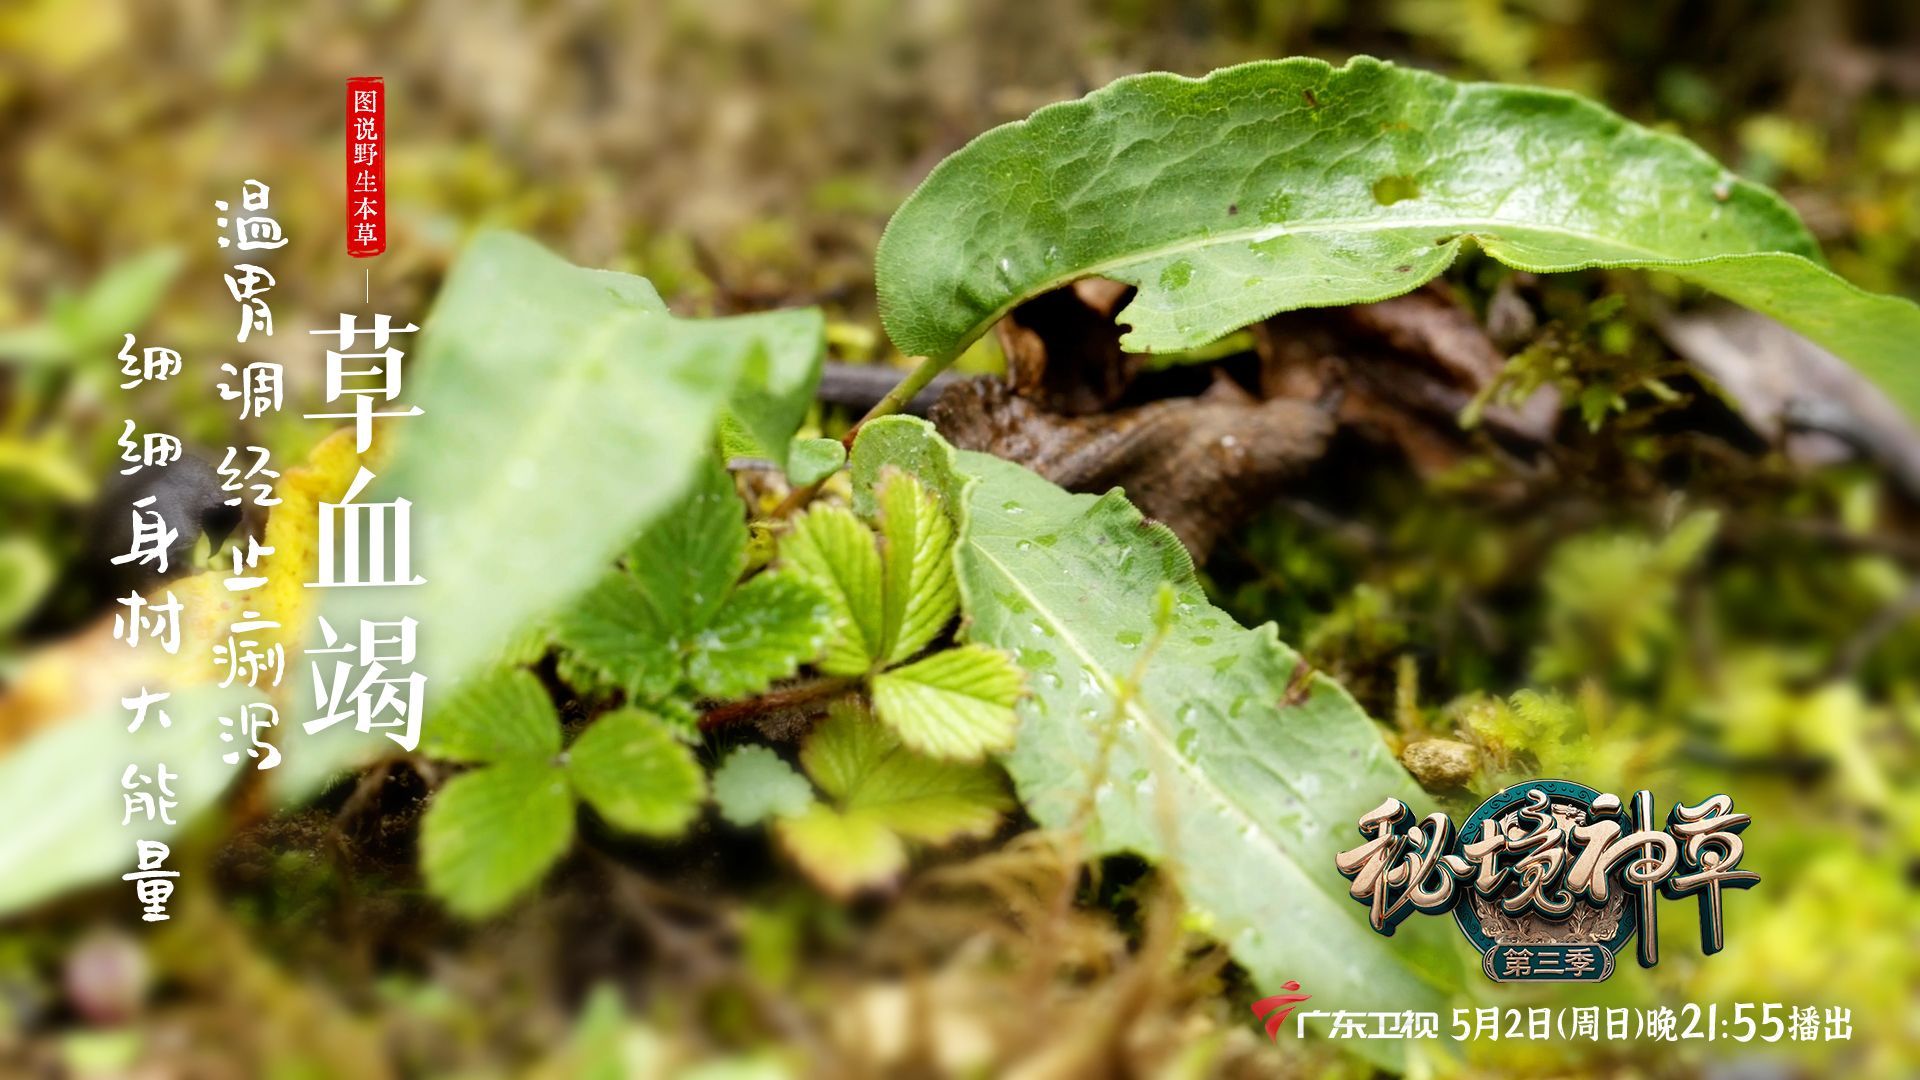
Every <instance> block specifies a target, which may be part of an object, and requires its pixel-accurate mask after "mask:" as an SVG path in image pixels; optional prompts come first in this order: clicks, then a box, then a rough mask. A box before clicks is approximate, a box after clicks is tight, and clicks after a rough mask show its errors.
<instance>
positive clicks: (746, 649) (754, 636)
mask: <svg viewBox="0 0 1920 1080" xmlns="http://www.w3.org/2000/svg"><path fill="white" fill-rule="evenodd" d="M831 617H832V607H831V605H829V604H828V602H827V598H826V596H825V594H823V593H822V592H821V591H820V589H819V587H818V586H816V585H814V584H813V583H811V582H809V581H806V580H804V579H802V578H798V577H794V576H793V575H791V574H760V575H758V576H756V577H755V578H753V580H751V581H749V582H747V583H746V584H744V585H742V586H740V588H739V589H738V590H737V591H736V592H734V593H733V595H732V596H731V597H729V598H728V600H727V602H726V605H725V606H724V607H722V608H721V609H720V611H719V614H718V615H717V616H716V617H715V618H714V620H713V622H712V623H711V624H710V625H708V626H707V628H706V629H705V630H703V631H701V632H700V633H699V634H698V635H696V636H695V638H694V639H693V642H692V652H691V653H690V655H689V656H688V658H687V682H688V684H689V685H691V686H692V687H693V688H694V689H695V690H697V691H699V692H700V693H701V694H704V695H706V696H707V697H712V698H729V697H740V696H742V695H744V694H751V693H756V692H758V691H760V690H764V689H766V687H767V686H768V685H770V684H771V683H772V682H773V681H774V680H776V679H784V678H786V677H787V676H789V675H791V674H793V673H794V671H795V670H796V669H797V668H799V666H800V665H801V664H802V663H804V662H805V661H808V660H811V659H813V658H814V657H816V656H818V655H820V651H821V650H822V649H823V648H825V647H826V644H827V637H828V631H829V630H830V629H831V628H832V623H831V621H830V619H831Z"/></svg>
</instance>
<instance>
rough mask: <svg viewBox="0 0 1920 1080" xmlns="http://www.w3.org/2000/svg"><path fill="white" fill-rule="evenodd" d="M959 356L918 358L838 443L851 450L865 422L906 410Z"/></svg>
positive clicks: (954, 354) (957, 354) (953, 354)
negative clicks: (904, 376) (910, 402)
mask: <svg viewBox="0 0 1920 1080" xmlns="http://www.w3.org/2000/svg"><path fill="white" fill-rule="evenodd" d="M959 356H960V354H959V353H951V354H948V355H946V356H923V357H920V362H919V363H918V364H916V365H915V366H914V369H913V370H912V371H909V372H908V373H907V377H906V378H904V379H901V380H900V381H899V382H898V383H896V384H895V385H894V388H893V389H891V390H889V391H887V396H886V397H883V398H881V399H880V400H879V401H876V402H874V403H873V408H871V409H868V410H867V415H865V416H863V417H861V418H860V419H859V420H857V421H855V422H854V425H853V426H852V427H850V428H848V429H847V433H846V434H845V435H842V436H840V441H841V442H843V443H845V444H846V447H847V449H849V450H851V449H853V440H854V437H855V436H857V435H859V434H860V429H861V428H862V427H863V426H865V425H866V423H867V421H869V420H878V419H880V418H881V417H883V416H891V415H893V414H894V413H897V412H899V411H900V410H901V409H904V408H906V407H907V402H909V401H912V400H913V398H914V395H916V394H918V393H919V392H920V391H922V390H925V389H926V388H927V384H928V383H930V382H932V381H933V380H934V377H935V376H937V375H939V374H940V373H941V372H942V371H945V370H947V368H948V367H950V366H952V364H953V362H954V361H955V360H957V359H959Z"/></svg>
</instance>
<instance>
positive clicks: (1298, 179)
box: [876, 57, 1920, 412]
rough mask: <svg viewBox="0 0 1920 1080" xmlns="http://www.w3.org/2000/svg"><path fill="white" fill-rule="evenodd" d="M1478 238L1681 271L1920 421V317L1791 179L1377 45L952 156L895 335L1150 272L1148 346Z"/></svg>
mask: <svg viewBox="0 0 1920 1080" xmlns="http://www.w3.org/2000/svg"><path fill="white" fill-rule="evenodd" d="M1468 240H1471V241H1473V242H1474V243H1476V244H1478V245H1479V246H1480V247H1481V248H1482V249H1483V250H1485V251H1486V252H1487V253H1488V254H1490V255H1491V256H1493V257H1494V258H1495V259H1498V260H1499V261H1501V262H1503V263H1506V264H1507V265H1509V266H1513V267H1516V268H1518V269H1523V270H1531V271H1536V272H1547V271H1565V270H1576V269H1583V268H1589V267H1637V268H1648V269H1659V270H1665V271H1667V272H1669V273H1672V274H1675V275H1677V276H1679V277H1681V278H1684V279H1686V280H1687V281H1690V282H1693V283H1694V284H1697V285H1700V286H1703V287H1705V288H1707V289H1711V290H1713V291H1715V292H1718V293H1720V294H1722V295H1724V296H1727V297H1729V298H1731V299H1733V300H1736V301H1738V302H1740V303H1742V304H1745V305H1747V306H1749V307H1752V308H1755V309H1757V310H1759V311H1762V312H1765V313H1767V314H1769V315H1771V316H1773V317H1774V318H1776V319H1779V320H1780V321H1781V322H1783V323H1785V324H1786V325H1788V326H1790V327H1792V328H1793V329H1795V330H1797V331H1799V332H1800V333H1802V334H1805V335H1806V336H1807V337H1809V338H1812V339H1813V340H1815V341H1817V342H1819V343H1820V344H1822V345H1824V346H1826V347H1827V348H1828V349H1831V350H1832V351H1833V352H1835V353H1837V354H1839V355H1840V356H1842V357H1844V358H1845V359H1847V360H1848V361H1850V362H1852V363H1854V364H1855V365H1857V366H1859V367H1860V368H1861V369H1862V370H1863V371H1865V372H1866V373H1867V374H1868V375H1870V376H1872V377H1873V378H1875V379H1877V380H1878V381H1879V382H1880V383H1881V385H1882V386H1883V387H1885V388H1886V389H1887V390H1888V391H1889V392H1890V393H1891V394H1892V395H1893V396H1894V398H1895V399H1896V400H1898V401H1899V402H1901V403H1902V404H1903V405H1904V406H1905V407H1906V408H1907V409H1908V410H1909V411H1914V412H1920V365H1911V364H1908V363H1907V362H1906V359H1907V357H1908V356H1909V354H1910V352H1911V348H1912V343H1913V341H1914V340H1916V339H1917V338H1920V307H1916V306H1915V305H1914V304H1912V303H1910V302H1908V301H1906V300H1903V299H1899V298H1896V297H1889V296H1877V295H1874V294H1870V293H1866V292H1863V291H1861V290H1860V289H1857V288H1855V287H1854V286H1852V285H1850V284H1848V283H1847V282H1846V281H1845V280H1843V279H1841V278H1839V277H1837V276H1835V275H1834V274H1832V273H1830V272H1828V271H1827V270H1826V269H1825V268H1824V267H1823V266H1822V265H1821V262H1820V253H1819V250H1818V248H1817V247H1816V245H1815V243H1814V241H1813V239H1812V237H1811V235H1810V234H1809V233H1808V232H1807V230H1806V228H1805V226H1803V225H1802V224H1801V222H1800V220H1799V218H1798V217H1796V216H1795V215H1794V213H1793V211H1792V210H1791V209H1789V208H1788V207H1787V205H1786V204H1785V203H1784V202H1783V201H1781V199H1780V198H1779V197H1778V196H1776V195H1774V194H1773V193H1772V192H1770V191H1768V190H1766V189H1765V188H1762V187H1760V186H1758V185H1755V184H1751V183H1748V182H1746V181H1743V180H1741V179H1739V178H1737V177H1735V176H1734V175H1732V174H1731V173H1729V172H1728V171H1727V170H1726V169H1724V168H1722V167H1721V166H1720V165H1719V164H1718V163H1716V162H1715V161H1714V160H1713V159H1712V158H1711V157H1709V156H1708V155H1707V154H1706V153H1704V152H1703V151H1701V150H1700V149H1699V148H1698V147H1695V146H1693V145H1692V144H1690V143H1688V142H1685V141H1684V140H1682V139H1679V138H1677V137H1675V136H1672V135H1667V134H1662V133H1659V132H1654V131H1649V130H1647V129H1645V128H1642V127H1640V126H1638V125H1635V124H1632V123H1629V122H1628V121H1626V120H1623V119H1622V118H1620V117H1619V116H1617V115H1615V114H1614V113H1612V112H1610V111H1608V110H1607V109H1605V108H1603V107H1601V106H1599V105H1596V104H1594V103H1592V102H1590V101H1587V100H1585V99H1582V98H1579V97H1577V96H1574V95H1571V94H1566V93H1562V92H1558V91H1552V90H1542V89H1533V88H1526V87H1514V86H1500V85H1493V84H1486V83H1457V82H1453V81H1450V80H1448V79H1445V78H1442V77H1440V76H1437V75H1433V74H1430V73H1427V72H1423V71H1417V70H1413V69H1409V68H1400V67H1395V66H1394V65H1392V64H1387V63H1382V62H1380V61H1378V60H1373V59H1371V58H1366V57H1361V58H1356V59H1354V60H1352V61H1350V62H1349V63H1348V64H1346V65H1345V66H1343V67H1338V68H1336V67H1333V66H1331V65H1328V64H1326V63H1323V62H1321V61H1318V60H1308V59H1291V60H1281V61H1268V62H1260V63H1252V64H1244V65H1241V66H1238V67H1232V68H1226V69H1223V70H1221V71H1217V72H1214V73H1213V74H1212V75H1209V76H1207V77H1206V78H1204V79H1198V80H1195V79H1186V78H1181V77H1179V76H1175V75H1167V74H1148V75H1138V76H1132V77H1129V78H1124V79H1121V80H1119V81H1117V82H1115V83H1113V84H1111V85H1109V86H1107V87H1105V88H1103V89H1101V90H1098V91H1095V92H1094V93H1092V94H1090V95H1088V96H1087V97H1085V98H1082V99H1080V100H1078V101H1072V102H1066V103H1062V104H1058V105H1052V106H1048V107H1046V108H1044V109H1041V110H1040V111H1038V112H1036V113H1034V114H1033V115H1032V116H1031V117H1029V118H1028V119H1026V120H1023V121H1019V122H1016V123H1012V124H1007V125H1004V126H1002V127H999V128H995V129H994V130H992V131H989V132H987V133H986V134H984V135H982V136H980V137H979V138H977V139H975V140H974V141H973V142H971V143H969V144H968V145H967V146H966V147H965V148H964V149H962V150H960V151H959V152H958V153H956V154H954V155H953V156H951V157H949V158H948V159H946V160H945V161H944V162H942V163H941V164H940V165H939V166H938V167H937V168H935V169H934V170H933V172H932V174H931V175H929V176H928V178H927V180H926V182H925V183H924V184H922V185H921V186H920V188H919V190H917V191H915V192H914V194H913V195H912V196H911V197H910V198H908V199H907V201H906V202H905V203H904V204H903V205H902V206H901V208H900V210H899V211H898V212H897V213H896V214H895V215H894V217H893V220H892V221H891V222H890V223H889V224H888V227H887V231H886V234H885V236H884V237H883V238H882V239H881V243H880V248H879V252H878V256H877V264H878V265H877V271H876V281H877V287H878V289H879V295H880V312H881V317H882V319H883V321H884V322H885V324H886V328H887V333H888V334H889V336H891V337H892V338H893V341H894V343H895V344H896V345H897V346H899V348H900V349H901V350H902V351H903V352H906V353H908V354H910V355H920V356H926V357H931V358H934V359H935V360H936V361H941V360H950V359H951V358H953V357H954V356H957V355H958V354H959V352H960V351H961V350H962V349H963V348H965V347H966V345H967V344H968V343H969V342H971V341H972V340H973V339H974V338H976V337H978V336H979V335H980V334H981V333H982V332H984V331H985V330H986V329H987V328H988V327H990V326H991V325H992V324H993V323H994V322H995V321H996V320H997V319H999V318H1000V317H1001V316H1002V315H1004V314H1005V313H1006V312H1007V311H1008V310H1010V309H1011V308H1012V307H1013V306H1014V305H1016V304H1018V303H1020V302H1021V301H1023V300H1025V299H1028V298H1029V297H1032V296H1035V295H1037V294H1039V293H1041V292H1044V291H1046V290H1048V289H1051V288H1054V287H1056V286H1059V285H1062V284H1064V283H1066V282H1069V281H1071V280H1073V279H1075V278H1079V277H1086V276H1089V275H1100V276H1104V277H1108V278H1114V279H1117V280H1120V281H1125V282H1128V283H1130V284H1133V285H1135V286H1137V287H1138V290H1139V291H1138V293H1137V294H1136V295H1135V296H1134V298H1133V300H1132V302H1131V303H1129V304H1128V306H1127V307H1126V309H1125V310H1124V311H1122V312H1121V313H1120V314H1119V315H1118V316H1117V318H1118V321H1120V322H1122V323H1126V324H1128V325H1129V326H1131V328H1132V329H1131V332H1129V333H1128V334H1127V336H1126V337H1125V338H1124V339H1123V341H1122V343H1123V345H1125V347H1126V348H1128V349H1131V350H1136V351H1150V352H1166V351H1172V350H1177V349H1186V348H1192V347H1195V346H1199V345H1202V344H1205V343H1206V342H1208V341H1210V340H1212V339H1214V338H1217V337H1219V336H1221V335H1222V334H1225V333H1228V332H1230V331H1232V330H1234V329H1236V328H1238V327H1241V326H1245V325H1247V324H1249V323H1252V322H1256V321H1258V320H1260V319H1262V318H1265V317H1266V316H1268V315H1271V314H1274V313H1275V312H1279V311H1287V310H1292V309H1294V308H1301V307H1315V306H1328V305H1338V304H1354V303H1363V302H1368V301H1374V300H1381V299H1385V298H1387V297H1390V296H1397V295H1399V294H1401V293H1405V292H1408V291H1410V290H1412V289H1414V288H1416V287H1418V286H1419V285H1420V284H1422V283H1423V282H1426V281H1427V280H1429V279H1431V278H1432V277H1434V276H1435V275H1436V274H1438V273H1440V272H1441V271H1442V270H1443V269H1445V268H1446V267H1447V266H1448V264H1450V263H1451V262H1452V261H1453V260H1454V258H1455V256H1457V255H1458V253H1459V252H1460V249H1461V247H1462V245H1463V244H1464V243H1466V242H1467V241H1468Z"/></svg>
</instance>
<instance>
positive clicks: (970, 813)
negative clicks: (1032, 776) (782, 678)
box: [800, 705, 1011, 843]
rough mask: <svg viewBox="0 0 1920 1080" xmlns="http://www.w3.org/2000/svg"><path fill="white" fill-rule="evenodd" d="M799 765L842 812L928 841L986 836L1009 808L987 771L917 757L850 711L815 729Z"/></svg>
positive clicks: (850, 708)
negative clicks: (857, 815) (861, 815)
mask: <svg viewBox="0 0 1920 1080" xmlns="http://www.w3.org/2000/svg"><path fill="white" fill-rule="evenodd" d="M800 762H801V765H802V766H803V767H805V769H806V770H807V775H809V776H811V777H813V780H814V782H815V783H817V784H819V785H820V788H821V790H822V791H825V792H826V793H827V794H829V795H831V796H833V798H834V799H835V801H836V802H837V803H838V804H839V806H840V808H841V809H843V810H845V811H846V812H848V813H850V814H865V815H868V816H870V817H871V818H872V820H874V821H876V822H878V823H880V824H882V825H884V826H886V827H887V828H889V829H892V830H894V831H896V832H898V833H900V834H902V835H904V836H908V837H911V838H913V839H916V840H923V841H927V842H929V843H938V842H940V841H943V840H948V839H951V838H953V837H955V836H960V835H979V834H982V833H985V832H988V831H990V830H992V828H993V827H994V825H995V824H997V823H998V822H999V820H1000V814H1001V812H1003V811H1004V810H1006V809H1007V808H1008V806H1010V805H1011V803H1010V801H1009V800H1008V798H1007V793H1006V791H1005V789H1004V788H1003V787H1002V786H1001V783H1000V778H999V775H998V773H997V772H996V771H995V770H994V769H993V768H992V767H991V766H985V765H965V764H957V763H954V762H948V761H936V760H934V759H932V758H929V757H924V756H922V755H920V754H916V753H914V752H913V751H912V750H909V749H907V748H906V747H904V746H902V745H900V741H899V739H898V738H896V737H895V736H894V734H893V733H892V732H891V731H888V730H887V729H886V728H885V727H883V726H881V725H880V724H877V723H875V722H874V720H873V718H872V717H871V716H869V715H867V714H866V712H865V711H863V710H861V709H859V708H857V707H855V706H851V705H843V706H839V707H836V708H835V709H834V710H833V712H832V713H831V714H830V715H829V716H828V717H827V719H826V720H825V721H824V722H822V723H821V724H820V726H819V727H817V728H815V729H814V731H813V733H812V734H811V735H810V736H808V738H807V743H806V746H805V747H803V748H802V750H801V753H800Z"/></svg>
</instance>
